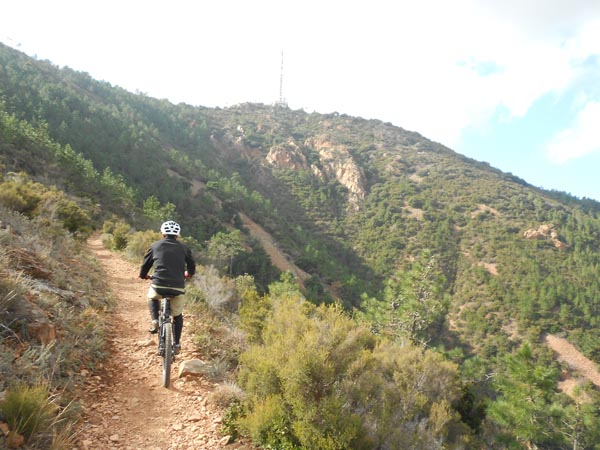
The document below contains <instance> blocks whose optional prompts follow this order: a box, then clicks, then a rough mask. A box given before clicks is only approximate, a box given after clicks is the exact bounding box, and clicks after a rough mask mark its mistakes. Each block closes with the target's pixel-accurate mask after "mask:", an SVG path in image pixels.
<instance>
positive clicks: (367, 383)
mask: <svg viewBox="0 0 600 450" xmlns="http://www.w3.org/2000/svg"><path fill="white" fill-rule="evenodd" d="M281 288H282V285H279V286H278V287H277V288H276V289H275V291H278V290H279V292H280V294H279V295H276V296H273V294H271V297H270V301H271V308H272V309H271V311H270V312H269V313H268V315H267V317H266V320H265V325H264V329H263V332H262V339H261V341H260V342H259V343H256V344H255V345H253V346H251V347H250V348H249V349H248V351H246V352H245V353H243V354H242V355H241V359H240V371H239V376H238V382H239V383H240V385H241V386H242V388H244V390H245V391H246V394H247V397H248V399H249V400H248V402H247V406H246V411H247V414H246V416H245V417H243V418H240V419H239V420H238V423H239V425H240V429H241V430H243V431H244V432H246V433H247V434H248V435H250V436H251V437H252V438H253V439H255V440H257V442H258V443H259V444H261V445H265V446H271V447H273V448H284V447H285V446H288V447H285V448H319V449H346V448H356V449H361V448H365V449H366V448H389V449H405V448H413V449H431V448H442V447H443V446H446V447H447V448H452V445H457V446H460V445H463V444H464V443H465V442H466V441H465V440H464V439H463V436H465V435H466V433H467V431H466V427H465V426H464V425H462V424H461V423H460V417H459V415H458V413H457V412H456V411H454V410H453V409H452V406H451V405H452V403H453V402H454V401H456V400H457V399H458V398H459V396H460V389H459V384H458V381H457V380H458V379H457V371H456V366H455V365H454V364H453V363H450V362H447V361H445V360H444V359H443V357H442V356H441V355H438V354H436V353H434V352H432V351H424V350H423V349H421V348H418V347H415V346H412V345H406V346H400V345H399V344H396V343H392V342H389V341H386V340H381V341H378V340H377V339H376V338H375V337H374V336H373V335H372V334H371V333H370V332H369V331H368V329H367V328H366V327H362V326H359V325H357V324H356V323H355V322H354V321H352V320H351V319H350V318H348V317H346V316H345V315H344V313H343V312H342V311H341V310H340V308H338V307H333V306H319V307H315V306H314V305H311V304H309V303H308V302H306V301H302V300H301V299H299V297H298V294H297V293H295V292H294V291H293V290H287V291H286V290H281ZM295 446H297V447H295Z"/></svg>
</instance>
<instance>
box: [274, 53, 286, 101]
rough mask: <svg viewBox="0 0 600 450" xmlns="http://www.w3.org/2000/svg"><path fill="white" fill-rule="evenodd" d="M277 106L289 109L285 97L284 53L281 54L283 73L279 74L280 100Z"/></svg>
mask: <svg viewBox="0 0 600 450" xmlns="http://www.w3.org/2000/svg"><path fill="white" fill-rule="evenodd" d="M275 104H276V105H277V106H285V107H287V105H288V104H287V101H286V100H285V98H284V97H283V52H281V72H280V73H279V100H278V101H277V102H276V103H275Z"/></svg>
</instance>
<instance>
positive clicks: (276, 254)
mask: <svg viewBox="0 0 600 450" xmlns="http://www.w3.org/2000/svg"><path fill="white" fill-rule="evenodd" d="M239 215H240V218H241V219H242V222H243V223H244V226H245V227H246V228H248V229H249V230H250V234H251V235H252V237H254V238H255V239H256V240H257V241H258V242H260V244H261V245H262V247H263V249H264V250H265V252H266V253H267V255H269V257H270V258H271V261H272V262H273V265H275V267H277V268H278V269H279V270H282V271H288V272H291V273H292V274H293V275H294V276H295V277H296V279H297V280H298V283H299V284H300V285H301V286H303V285H304V281H306V280H307V279H308V278H310V275H309V274H308V273H306V272H305V271H304V270H302V269H300V268H299V267H298V266H296V265H295V264H293V263H292V262H291V261H290V260H289V259H288V258H287V257H286V256H285V255H284V254H283V252H282V251H281V250H280V249H279V247H277V243H276V242H275V240H274V239H273V237H272V236H271V235H270V234H269V233H268V232H267V231H265V229H264V228H263V227H261V226H260V225H259V224H257V223H256V222H254V221H253V220H252V219H251V218H250V217H248V216H247V215H246V214H244V213H243V212H239Z"/></svg>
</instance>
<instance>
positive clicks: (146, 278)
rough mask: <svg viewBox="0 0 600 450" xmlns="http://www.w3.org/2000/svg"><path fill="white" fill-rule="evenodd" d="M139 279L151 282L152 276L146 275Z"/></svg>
mask: <svg viewBox="0 0 600 450" xmlns="http://www.w3.org/2000/svg"><path fill="white" fill-rule="evenodd" d="M139 278H141V279H142V280H149V279H150V275H148V274H146V275H140V276H139Z"/></svg>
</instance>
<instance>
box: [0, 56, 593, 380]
mask: <svg viewBox="0 0 600 450" xmlns="http://www.w3.org/2000/svg"><path fill="white" fill-rule="evenodd" d="M0 99H1V102H0V107H1V110H2V113H3V114H4V116H3V117H4V124H5V125H4V127H3V128H2V129H3V130H8V129H9V127H8V125H6V124H7V123H13V124H14V123H23V124H26V125H23V126H24V127H29V128H27V129H28V130H30V131H29V133H35V134H36V136H43V140H44V141H45V142H46V144H44V145H41V144H40V145H38V146H35V145H33V144H31V145H30V144H28V146H27V149H24V148H23V147H22V146H19V145H18V142H16V141H15V140H12V141H11V140H10V136H6V135H4V136H2V140H1V141H0V144H2V147H1V148H0V150H2V152H1V155H2V160H1V163H2V165H3V169H4V171H5V172H9V171H25V172H27V173H28V174H29V175H30V176H31V177H32V178H33V179H35V180H37V181H40V182H42V181H43V182H47V183H52V184H55V185H58V186H60V187H64V188H65V189H66V190H68V191H69V192H71V193H72V194H73V195H77V196H80V197H82V198H87V199H90V201H92V199H93V201H96V202H97V209H96V211H95V214H96V216H95V217H96V218H97V220H104V219H106V218H108V217H110V216H111V214H117V215H119V216H120V217H123V218H124V219H125V220H126V221H128V222H129V223H130V224H131V225H133V226H134V227H137V228H139V229H143V228H144V227H147V226H155V225H156V223H155V222H152V220H151V218H149V217H148V216H147V215H146V216H144V213H143V212H144V208H145V207H146V210H147V209H148V204H149V203H148V201H149V199H154V200H157V201H158V206H157V207H158V208H159V209H160V207H164V206H167V205H171V206H173V207H174V210H175V213H176V215H177V219H178V220H179V221H180V222H181V223H182V226H183V228H184V230H185V233H186V234H187V235H189V236H190V237H191V238H192V239H193V240H194V241H195V242H196V243H197V244H198V248H199V249H201V251H203V252H205V253H206V254H207V255H208V254H210V250H211V246H210V241H211V239H212V238H213V236H215V235H216V234H218V233H230V232H231V231H232V230H235V229H238V230H240V231H241V232H242V236H243V248H244V250H243V251H237V252H235V253H232V254H231V263H230V265H229V268H228V269H229V272H230V274H232V275H239V274H243V273H250V274H252V275H253V276H254V277H255V279H256V280H257V282H258V283H259V285H260V286H261V287H262V289H263V290H266V289H267V286H268V285H269V283H270V282H272V281H274V280H276V279H277V277H278V273H277V270H276V268H275V267H274V265H276V266H277V267H278V268H279V269H284V268H289V267H292V268H294V270H296V269H297V271H296V274H297V276H298V279H299V281H300V283H301V284H302V287H303V292H304V295H305V296H306V297H307V298H309V299H310V300H311V301H312V302H313V303H316V304H321V303H325V304H329V303H339V304H341V305H342V306H343V307H344V309H345V310H346V311H349V312H352V313H353V314H354V315H355V316H356V317H357V318H358V319H359V320H361V321H364V322H366V323H369V326H370V327H371V328H372V330H373V331H374V332H375V333H378V334H381V335H386V336H391V337H393V338H395V339H400V340H402V339H407V340H409V341H411V342H413V343H416V344H419V345H424V346H427V347H430V348H436V349H438V351H440V352H441V353H444V354H446V355H447V357H448V358H450V359H452V360H454V361H456V362H457V363H459V364H461V365H462V368H463V370H464V371H465V372H469V371H471V372H469V373H470V374H471V375H473V374H474V373H475V372H477V371H476V370H475V369H474V368H473V367H474V365H475V364H481V367H482V368H481V369H478V370H479V372H478V373H479V376H481V374H482V373H484V372H486V373H490V372H491V371H493V367H494V364H495V362H496V361H498V360H499V359H502V358H504V357H505V355H509V354H511V353H512V352H515V351H517V350H518V349H519V348H520V347H521V345H522V344H523V342H530V343H533V345H539V344H540V342H541V339H542V337H543V336H544V335H545V334H546V333H557V334H560V335H562V336H563V337H566V338H568V339H569V341H570V342H572V343H573V344H575V345H576V346H577V347H578V348H579V349H580V350H581V351H582V352H583V353H584V354H585V355H587V356H588V357H590V358H591V359H593V360H594V361H595V362H596V363H598V362H600V351H599V350H598V349H599V348H600V346H599V345H598V344H599V339H598V336H599V335H600V334H599V332H600V322H599V319H598V317H600V314H599V313H600V282H599V281H598V277H597V274H598V267H599V265H600V253H599V250H600V248H599V247H600V203H598V202H595V201H593V200H589V199H578V198H575V197H573V196H570V195H568V194H566V193H563V192H556V191H546V190H543V189H539V188H536V187H534V186H531V185H529V184H528V183H527V182H526V181H525V180H522V179H519V178H517V177H515V176H513V175H512V174H509V173H504V172H502V171H500V170H497V169H495V168H493V167H490V165H489V164H487V163H483V162H478V161H475V160H473V159H470V158H466V157H464V156H462V155H460V154H458V153H456V152H454V151H452V150H451V149H449V148H447V147H445V146H443V145H441V144H439V143H435V142H432V141H430V140H428V139H427V138H425V137H423V136H421V135H419V134H418V133H415V132H411V131H407V130H404V129H402V128H400V127H397V126H394V125H392V124H390V123H383V122H381V121H377V120H365V119H361V118H358V117H351V116H347V115H345V114H338V113H333V114H318V113H307V112H305V111H302V110H297V111H294V110H290V109H289V108H287V107H282V106H269V105H261V104H242V105H237V106H233V107H230V108H205V107H194V106H190V105H186V104H179V105H173V104H171V103H169V102H167V101H165V100H157V99H153V98H149V97H147V96H145V95H143V94H132V93H129V92H127V91H125V90H123V89H121V88H119V87H115V86H111V85H110V84H109V83H106V82H98V81H96V80H93V79H92V78H91V77H90V76H89V75H87V74H85V73H81V72H76V71H74V70H71V69H69V68H58V67H56V66H54V65H52V64H51V63H50V62H47V61H38V60H35V59H32V58H29V57H28V56H26V55H24V54H22V53H20V52H17V51H15V50H13V49H10V48H9V47H6V46H3V45H0ZM37 139H38V140H39V139H41V138H37ZM34 142H37V141H35V140H34ZM52 149H53V150H52ZM92 222H93V221H92ZM92 226H93V225H92ZM252 229H253V230H260V231H261V232H262V233H263V234H262V236H263V237H264V236H268V239H269V240H268V242H269V243H270V246H271V248H270V249H269V248H266V242H267V241H266V240H265V239H262V240H261V239H260V238H259V236H258V234H257V232H256V231H255V232H254V233H252V232H251V231H252ZM274 249H276V251H277V255H279V256H280V257H281V258H282V260H285V263H286V264H285V265H284V264H283V263H281V262H280V263H277V262H276V261H274V259H273V258H272V257H271V258H270V257H269V255H271V256H272V255H273V254H274V253H273V252H274V251H275V250H274ZM540 348H542V347H540ZM541 352H542V354H543V350H541ZM540 358H542V360H543V357H540ZM473 376H474V375H473Z"/></svg>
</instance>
